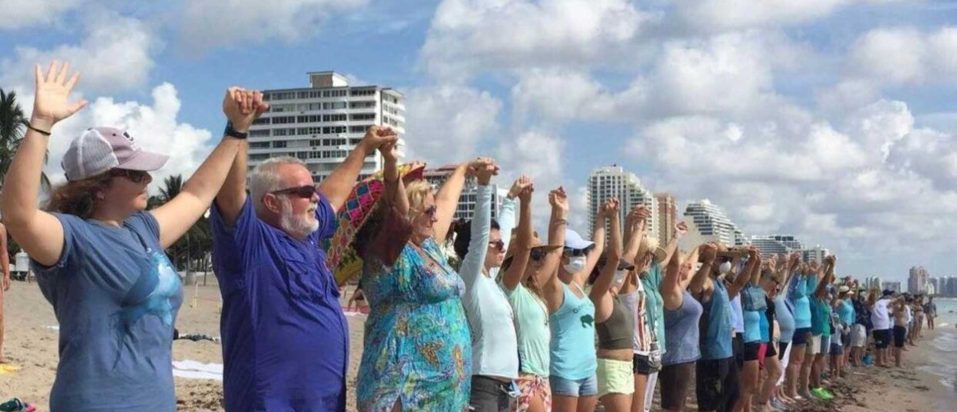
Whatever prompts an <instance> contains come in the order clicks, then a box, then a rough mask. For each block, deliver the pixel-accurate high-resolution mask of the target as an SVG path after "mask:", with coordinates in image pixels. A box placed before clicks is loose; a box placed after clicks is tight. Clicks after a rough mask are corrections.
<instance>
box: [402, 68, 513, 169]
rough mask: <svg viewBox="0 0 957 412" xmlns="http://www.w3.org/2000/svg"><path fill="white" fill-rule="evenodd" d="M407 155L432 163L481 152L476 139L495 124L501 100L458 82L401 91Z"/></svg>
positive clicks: (487, 134)
mask: <svg viewBox="0 0 957 412" xmlns="http://www.w3.org/2000/svg"><path fill="white" fill-rule="evenodd" d="M405 104H406V107H407V108H408V109H407V111H406V114H405V115H406V135H405V137H404V138H405V140H406V141H407V144H408V147H409V156H408V157H409V159H423V160H427V161H429V162H432V163H433V164H434V165H442V164H446V163H455V162H460V161H463V160H465V159H468V158H469V157H471V156H477V155H479V154H485V155H488V154H491V153H484V152H481V150H479V148H480V145H479V144H480V143H481V142H483V141H486V142H487V141H488V140H487V139H489V137H490V135H491V134H492V133H493V132H495V131H496V130H497V128H498V123H497V120H496V119H497V117H498V115H499V112H500V111H501V108H502V102H501V101H500V100H498V99H497V98H495V97H493V96H492V95H491V94H489V93H488V92H485V91H479V90H476V89H472V88H468V87H461V86H450V85H440V86H425V87H420V88H414V89H411V90H408V91H406V92H405Z"/></svg>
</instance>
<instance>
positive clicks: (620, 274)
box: [614, 270, 628, 288]
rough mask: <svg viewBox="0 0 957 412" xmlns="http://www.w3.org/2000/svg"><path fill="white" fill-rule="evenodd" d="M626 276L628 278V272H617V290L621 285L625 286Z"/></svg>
mask: <svg viewBox="0 0 957 412" xmlns="http://www.w3.org/2000/svg"><path fill="white" fill-rule="evenodd" d="M625 276H628V271H627V270H618V271H615V283H614V286H615V287H616V288H620V287H621V285H623V284H625Z"/></svg>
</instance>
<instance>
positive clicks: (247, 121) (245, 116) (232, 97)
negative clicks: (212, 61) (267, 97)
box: [223, 86, 269, 133]
mask: <svg viewBox="0 0 957 412" xmlns="http://www.w3.org/2000/svg"><path fill="white" fill-rule="evenodd" d="M266 110H269V103H266V102H264V101H263V94H262V92H260V91H258V90H246V89H243V88H242V87H236V86H233V87H230V88H228V89H226V95H225V96H223V114H225V115H226V118H227V119H229V122H230V123H232V124H233V129H234V130H236V131H238V132H241V133H245V132H246V131H248V130H249V127H250V126H252V124H253V121H255V120H256V119H257V118H259V116H260V115H262V114H263V113H265V112H266Z"/></svg>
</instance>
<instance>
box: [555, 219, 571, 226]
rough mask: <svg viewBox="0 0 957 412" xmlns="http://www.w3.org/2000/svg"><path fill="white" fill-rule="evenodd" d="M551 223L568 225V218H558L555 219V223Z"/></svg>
mask: <svg viewBox="0 0 957 412" xmlns="http://www.w3.org/2000/svg"><path fill="white" fill-rule="evenodd" d="M552 224H554V225H568V219H558V220H556V221H555V223H552Z"/></svg>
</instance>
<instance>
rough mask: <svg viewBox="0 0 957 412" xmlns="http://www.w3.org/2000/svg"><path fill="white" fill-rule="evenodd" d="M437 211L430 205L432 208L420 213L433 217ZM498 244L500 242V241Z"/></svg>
mask: <svg viewBox="0 0 957 412" xmlns="http://www.w3.org/2000/svg"><path fill="white" fill-rule="evenodd" d="M438 210H439V208H437V207H435V205H432V206H429V207H428V209H425V210H423V211H422V213H423V214H425V215H426V216H428V217H435V212H436V211H438ZM499 242H501V240H500V241H499ZM489 243H491V242H489Z"/></svg>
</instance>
